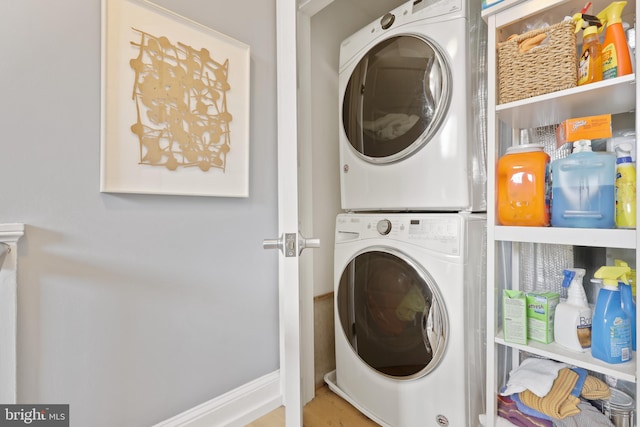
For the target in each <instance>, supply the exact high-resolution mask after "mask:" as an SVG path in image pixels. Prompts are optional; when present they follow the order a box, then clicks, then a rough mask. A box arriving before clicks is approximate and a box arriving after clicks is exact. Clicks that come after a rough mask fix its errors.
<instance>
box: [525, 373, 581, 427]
mask: <svg viewBox="0 0 640 427" xmlns="http://www.w3.org/2000/svg"><path fill="white" fill-rule="evenodd" d="M579 377H580V375H579V374H578V373H576V372H574V371H572V370H571V369H569V368H562V369H561V370H560V371H559V372H558V378H556V380H555V381H554V382H553V386H552V387H551V390H550V391H549V393H547V395H546V396H544V397H540V396H537V395H536V394H534V393H533V392H531V391H530V390H525V391H523V392H520V393H519V394H518V397H519V398H520V401H522V403H523V404H525V405H527V406H528V407H530V408H533V409H535V410H536V411H539V412H542V413H543V414H546V415H549V416H550V417H552V418H558V419H563V418H566V417H570V416H572V415H576V414H578V413H579V412H580V409H578V403H580V399H579V398H578V397H576V396H573V395H572V394H571V392H572V391H573V390H574V388H575V386H576V383H577V382H578V379H579Z"/></svg>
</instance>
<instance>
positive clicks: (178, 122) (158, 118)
mask: <svg viewBox="0 0 640 427" xmlns="http://www.w3.org/2000/svg"><path fill="white" fill-rule="evenodd" d="M134 30H135V31H136V32H137V33H138V34H140V39H139V41H137V42H136V41H134V42H132V43H131V44H132V45H133V46H135V47H136V49H138V55H137V56H136V57H135V58H134V59H132V60H131V61H130V64H131V68H133V69H134V70H135V80H134V84H133V98H134V99H135V101H136V113H137V117H136V122H135V123H134V124H133V126H131V130H132V131H133V133H135V134H136V136H137V137H138V140H139V142H140V163H142V164H145V165H151V166H163V167H166V168H167V169H169V170H176V169H177V168H179V167H180V168H182V167H198V168H200V169H201V170H202V171H203V172H206V171H208V170H209V169H210V168H212V167H214V168H219V169H222V170H223V171H224V169H225V164H226V155H227V153H228V152H229V151H230V150H231V149H232V147H231V135H230V132H229V123H230V122H231V120H232V115H231V114H230V113H229V112H228V111H227V101H226V97H227V91H229V89H230V86H229V82H228V80H227V76H228V74H229V60H228V59H225V60H224V61H222V62H218V61H216V60H214V59H213V58H211V53H210V52H209V51H208V50H207V49H206V48H200V49H195V48H193V47H191V46H188V45H185V44H183V43H181V42H179V41H178V42H175V43H174V42H172V41H171V40H169V39H168V38H167V37H164V36H159V37H158V36H155V35H152V34H148V33H146V32H144V31H141V30H137V29H134Z"/></svg>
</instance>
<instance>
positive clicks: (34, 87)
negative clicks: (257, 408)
mask: <svg viewBox="0 0 640 427" xmlns="http://www.w3.org/2000/svg"><path fill="white" fill-rule="evenodd" d="M158 3H161V4H162V5H164V6H166V7H168V8H170V9H172V10H174V11H176V12H178V13H180V14H182V15H185V16H187V17H189V18H192V19H193V20H195V21H198V22H200V23H202V24H205V25H207V26H210V27H211V28H213V29H215V30H217V31H220V32H222V33H225V34H227V35H229V36H231V37H233V38H236V39H238V40H240V41H242V42H244V43H246V44H248V45H250V46H251V67H252V69H251V113H250V114H251V124H250V134H251V142H250V151H251V167H250V171H251V172H250V173H251V181H250V182H251V184H250V197H249V198H248V199H229V198H213V197H211V198H210V197H184V196H151V195H124V194H101V193H100V192H99V173H100V170H99V169H100V168H99V165H100V60H101V58H100V1H99V0H91V1H88V0H60V1H56V2H50V1H45V0H22V1H5V2H2V4H1V5H0V31H1V32H2V37H1V38H0V53H2V60H1V61H0V94H2V101H1V102H0V123H1V129H2V134H1V136H0V222H3V223H4V222H22V223H25V224H26V233H25V237H24V238H23V239H22V240H21V242H20V248H19V252H18V257H19V258H18V262H19V270H18V286H19V290H18V298H19V302H18V363H19V367H18V370H19V372H18V399H19V402H21V403H69V404H70V405H71V425H72V426H75V427H83V426H94V427H101V426H105V427H107V426H108V427H112V426H145V425H151V424H153V423H155V422H159V421H161V420H164V419H166V418H168V417H171V416H173V415H175V414H177V413H179V412H182V411H184V410H187V409H189V408H191V407H193V406H195V405H197V404H200V403H202V402H204V401H206V400H209V399H212V398H214V397H216V396H219V395H221V394H223V393H225V392H227V391H229V390H231V389H234V388H236V387H238V386H240V385H242V384H244V383H246V382H248V381H251V380H253V379H255V378H257V377H260V376H262V375H264V374H267V373H269V372H272V371H274V370H276V369H277V368H278V310H277V301H278V294H277V254H276V253H275V251H274V252H273V253H269V252H264V251H263V250H262V248H261V241H262V239H263V238H265V237H272V236H276V234H277V213H276V201H277V190H276V170H275V169H276V168H275V165H276V127H275V122H276V99H275V98H276V88H275V73H276V68H275V2H274V0H268V1H265V0H242V1H222V0H217V1H210V0H189V1H182V0H162V1H158Z"/></svg>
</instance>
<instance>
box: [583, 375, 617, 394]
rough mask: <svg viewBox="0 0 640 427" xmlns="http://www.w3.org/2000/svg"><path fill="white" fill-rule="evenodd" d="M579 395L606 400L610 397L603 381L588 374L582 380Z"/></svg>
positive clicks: (609, 392)
mask: <svg viewBox="0 0 640 427" xmlns="http://www.w3.org/2000/svg"><path fill="white" fill-rule="evenodd" d="M580 395H581V396H582V397H584V398H585V399H587V400H598V399H604V400H606V399H609V397H611V390H610V389H609V386H608V385H607V384H605V383H604V382H603V381H601V380H599V379H598V378H596V377H592V376H591V375H589V376H587V378H586V379H585V381H584V386H583V387H582V392H581V393H580Z"/></svg>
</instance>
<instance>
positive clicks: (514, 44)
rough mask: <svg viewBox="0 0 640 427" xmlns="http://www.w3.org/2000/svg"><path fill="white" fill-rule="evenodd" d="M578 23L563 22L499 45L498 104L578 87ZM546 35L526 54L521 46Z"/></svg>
mask: <svg viewBox="0 0 640 427" xmlns="http://www.w3.org/2000/svg"><path fill="white" fill-rule="evenodd" d="M574 29H575V24H574V23H573V22H572V21H563V22H561V23H559V24H555V25H551V26H548V27H546V28H541V29H538V30H533V31H529V32H528V33H524V34H521V35H519V36H517V37H514V38H512V39H511V40H508V41H505V42H501V43H498V85H499V96H498V103H499V104H504V103H506V102H512V101H517V100H519V99H524V98H530V97H532V96H538V95H543V94H545V93H549V92H555V91H558V90H562V89H568V88H571V87H574V86H576V84H577V79H578V76H577V73H578V71H577V66H578V64H577V61H578V59H577V52H576V36H575V34H574ZM541 33H546V38H545V39H544V42H543V43H541V44H540V45H539V46H538V47H535V48H533V49H531V50H529V51H527V52H523V53H520V52H519V51H518V46H520V44H521V43H522V42H524V41H525V40H527V39H530V38H533V37H535V36H537V35H538V34H541Z"/></svg>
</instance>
